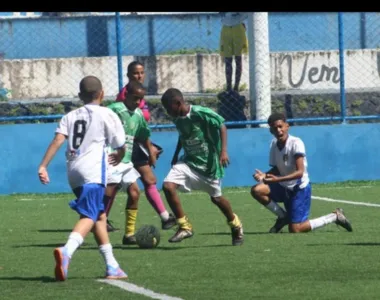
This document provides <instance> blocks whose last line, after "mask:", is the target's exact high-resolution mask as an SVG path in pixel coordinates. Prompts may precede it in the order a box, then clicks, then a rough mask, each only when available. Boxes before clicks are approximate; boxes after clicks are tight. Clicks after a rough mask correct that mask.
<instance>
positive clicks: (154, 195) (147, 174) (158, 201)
mask: <svg viewBox="0 0 380 300" xmlns="http://www.w3.org/2000/svg"><path fill="white" fill-rule="evenodd" d="M136 170H137V171H138V172H139V173H140V175H141V181H142V183H143V184H144V191H145V196H146V198H147V199H148V201H149V203H150V205H152V207H153V209H154V210H155V211H156V212H157V214H158V215H159V216H160V218H161V228H162V229H163V230H168V229H170V228H172V227H173V226H175V225H176V219H175V217H174V216H173V215H172V214H170V213H169V212H168V211H167V210H166V208H165V205H164V202H163V201H162V198H161V195H160V192H159V191H158V189H157V186H156V181H157V180H156V176H155V175H154V174H153V171H152V168H151V166H149V165H143V166H138V167H136Z"/></svg>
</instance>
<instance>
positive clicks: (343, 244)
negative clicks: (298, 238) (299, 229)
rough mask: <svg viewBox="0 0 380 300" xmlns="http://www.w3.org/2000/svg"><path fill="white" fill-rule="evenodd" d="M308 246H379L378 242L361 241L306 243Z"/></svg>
mask: <svg viewBox="0 0 380 300" xmlns="http://www.w3.org/2000/svg"><path fill="white" fill-rule="evenodd" d="M307 245H308V246H312V247H315V246H339V247H340V246H380V242H379V243H371V242H368V243H363V242H358V243H341V244H336V243H318V244H307Z"/></svg>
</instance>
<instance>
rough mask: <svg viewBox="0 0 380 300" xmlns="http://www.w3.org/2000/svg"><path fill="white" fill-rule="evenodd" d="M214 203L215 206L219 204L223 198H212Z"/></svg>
mask: <svg viewBox="0 0 380 300" xmlns="http://www.w3.org/2000/svg"><path fill="white" fill-rule="evenodd" d="M210 199H211V201H212V203H214V204H219V203H220V201H221V196H220V197H210Z"/></svg>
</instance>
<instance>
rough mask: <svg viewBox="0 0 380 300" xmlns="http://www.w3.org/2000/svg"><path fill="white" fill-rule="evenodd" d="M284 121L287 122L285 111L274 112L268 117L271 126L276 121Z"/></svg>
mask: <svg viewBox="0 0 380 300" xmlns="http://www.w3.org/2000/svg"><path fill="white" fill-rule="evenodd" d="M280 120H281V121H284V122H286V117H285V114H283V113H273V114H271V115H270V116H269V118H268V125H269V126H271V125H272V124H273V123H274V122H276V121H280Z"/></svg>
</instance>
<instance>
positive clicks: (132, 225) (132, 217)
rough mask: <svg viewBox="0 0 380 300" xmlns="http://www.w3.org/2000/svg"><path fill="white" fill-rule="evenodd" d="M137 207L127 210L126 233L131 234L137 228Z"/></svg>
mask: <svg viewBox="0 0 380 300" xmlns="http://www.w3.org/2000/svg"><path fill="white" fill-rule="evenodd" d="M136 218H137V209H126V210H125V235H126V236H131V235H134V234H135V230H136Z"/></svg>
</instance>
